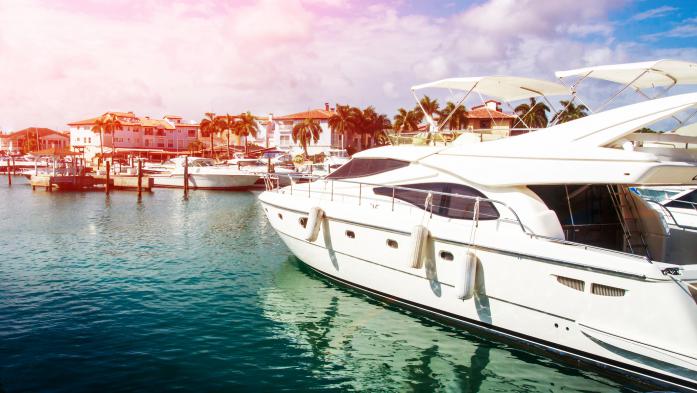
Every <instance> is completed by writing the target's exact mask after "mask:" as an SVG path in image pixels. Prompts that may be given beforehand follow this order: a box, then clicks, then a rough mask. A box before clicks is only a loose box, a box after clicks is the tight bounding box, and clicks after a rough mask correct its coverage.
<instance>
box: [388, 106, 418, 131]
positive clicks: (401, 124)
mask: <svg viewBox="0 0 697 393" xmlns="http://www.w3.org/2000/svg"><path fill="white" fill-rule="evenodd" d="M393 127H394V130H395V131H397V132H400V133H401V132H402V131H417V130H418V129H419V119H418V115H417V114H416V112H414V111H408V110H406V109H404V108H399V109H397V114H396V115H395V116H394V123H393Z"/></svg>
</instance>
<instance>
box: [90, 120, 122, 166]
mask: <svg viewBox="0 0 697 393" xmlns="http://www.w3.org/2000/svg"><path fill="white" fill-rule="evenodd" d="M122 129H123V127H122V125H121V122H120V121H119V119H118V117H116V115H114V114H113V113H105V114H103V115H102V116H101V117H99V118H98V119H97V120H95V121H94V125H93V126H92V132H94V133H99V152H100V153H101V156H102V157H104V135H105V134H111V133H113V132H115V131H117V130H122ZM112 148H113V143H112Z"/></svg>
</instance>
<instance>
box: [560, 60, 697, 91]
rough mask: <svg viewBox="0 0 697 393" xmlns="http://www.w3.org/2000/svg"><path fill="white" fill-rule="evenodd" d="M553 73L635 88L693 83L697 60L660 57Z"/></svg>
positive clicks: (696, 76) (696, 70)
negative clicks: (691, 61)
mask: <svg viewBox="0 0 697 393" xmlns="http://www.w3.org/2000/svg"><path fill="white" fill-rule="evenodd" d="M554 75H556V77H557V78H567V77H570V76H578V77H582V78H594V79H602V80H606V81H610V82H615V83H620V84H623V85H631V86H632V87H634V88H637V89H645V88H654V87H661V86H672V85H689V84H697V63H690V62H686V61H679V60H667V59H663V60H654V61H644V62H639V63H627V64H611V65H603V66H594V67H585V68H578V69H575V70H568V71H557V72H555V73H554Z"/></svg>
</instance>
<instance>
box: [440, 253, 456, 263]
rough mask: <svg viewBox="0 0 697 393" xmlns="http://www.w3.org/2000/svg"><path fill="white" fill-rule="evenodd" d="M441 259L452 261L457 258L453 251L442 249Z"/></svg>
mask: <svg viewBox="0 0 697 393" xmlns="http://www.w3.org/2000/svg"><path fill="white" fill-rule="evenodd" d="M440 259H442V260H444V261H452V260H453V259H455V257H454V256H453V253H452V252H450V251H441V252H440Z"/></svg>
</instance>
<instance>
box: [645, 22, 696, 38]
mask: <svg viewBox="0 0 697 393" xmlns="http://www.w3.org/2000/svg"><path fill="white" fill-rule="evenodd" d="M690 37H697V18H689V19H684V20H682V21H681V22H680V23H679V24H678V25H677V26H675V27H673V28H672V29H670V30H667V31H662V32H659V33H654V34H646V35H644V36H642V38H643V39H645V40H647V41H656V40H658V39H660V38H690Z"/></svg>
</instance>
